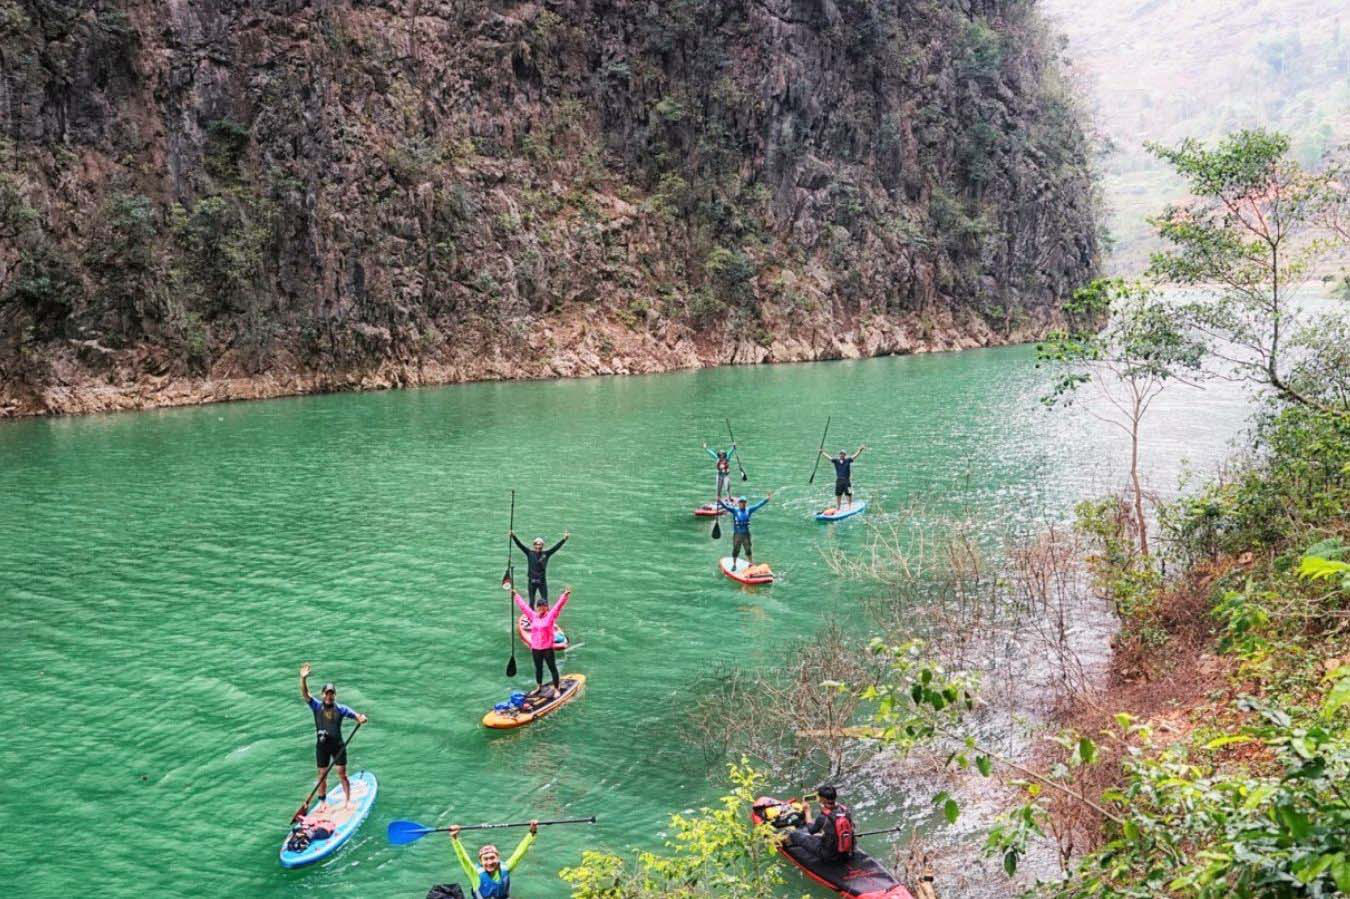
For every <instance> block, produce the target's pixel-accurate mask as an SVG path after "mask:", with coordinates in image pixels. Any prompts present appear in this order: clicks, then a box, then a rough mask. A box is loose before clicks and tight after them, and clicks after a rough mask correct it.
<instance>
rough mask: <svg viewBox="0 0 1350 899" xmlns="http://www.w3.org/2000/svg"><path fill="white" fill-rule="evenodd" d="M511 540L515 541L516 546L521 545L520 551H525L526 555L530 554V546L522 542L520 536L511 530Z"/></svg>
mask: <svg viewBox="0 0 1350 899" xmlns="http://www.w3.org/2000/svg"><path fill="white" fill-rule="evenodd" d="M511 542H512V543H514V544H515V545H516V546H519V547H520V551H521V552H523V553H525V555H527V556H528V555H529V554H530V550H529V547H527V546H526V545H525V544H524V543H521V542H520V538H519V537H517V536H516V532H515V531H511Z"/></svg>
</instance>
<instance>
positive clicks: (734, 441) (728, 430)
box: [727, 418, 750, 481]
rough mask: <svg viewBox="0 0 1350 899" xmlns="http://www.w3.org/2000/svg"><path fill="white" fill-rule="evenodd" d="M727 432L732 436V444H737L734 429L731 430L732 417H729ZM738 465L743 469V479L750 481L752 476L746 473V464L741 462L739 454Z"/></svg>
mask: <svg viewBox="0 0 1350 899" xmlns="http://www.w3.org/2000/svg"><path fill="white" fill-rule="evenodd" d="M727 434H728V435H730V437H731V445H732V446H735V445H736V435H735V433H733V432H732V430H731V419H729V418H728V419H727ZM736 467H737V468H739V469H740V470H741V480H742V481H748V480H750V476H749V475H747V474H746V473H745V466H744V465H742V464H741V457H740V456H737V457H736Z"/></svg>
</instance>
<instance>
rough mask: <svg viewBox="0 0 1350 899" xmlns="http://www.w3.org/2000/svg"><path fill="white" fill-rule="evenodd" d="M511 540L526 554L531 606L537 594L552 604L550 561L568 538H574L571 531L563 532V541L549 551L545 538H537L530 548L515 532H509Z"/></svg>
mask: <svg viewBox="0 0 1350 899" xmlns="http://www.w3.org/2000/svg"><path fill="white" fill-rule="evenodd" d="M507 534H508V535H509V536H510V538H511V540H512V541H513V542H514V543H515V544H516V546H519V547H520V551H521V552H523V553H524V554H525V560H526V562H527V563H528V564H529V579H530V605H531V606H533V605H534V597H535V595H536V594H538V595H539V596H542V597H543V598H544V602H551V600H550V599H549V598H548V560H549V557H550V556H552V555H553V554H554V553H555V552H557V551H558V550H560V549H562V545H563V544H564V543H566V542H567V538H568V537H571V536H572V532H571V531H563V535H562V539H561V540H559V541H558V542H557V543H555V544H553V546H552V547H550V548H549V549H544V538H543V537H535V538H534V542H533V544H532V545H530V546H526V545H525V544H524V543H521V542H520V538H518V537H517V536H516V532H515V531H507Z"/></svg>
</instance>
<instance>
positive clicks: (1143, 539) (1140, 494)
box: [1130, 394, 1148, 558]
mask: <svg viewBox="0 0 1350 899" xmlns="http://www.w3.org/2000/svg"><path fill="white" fill-rule="evenodd" d="M1142 415H1143V413H1142V410H1141V409H1140V401H1139V395H1138V394H1135V397H1134V408H1133V413H1132V414H1131V416H1130V483H1131V485H1132V486H1133V487H1134V519H1135V526H1136V527H1137V528H1138V529H1139V553H1140V555H1142V556H1144V557H1145V558H1147V557H1148V522H1147V521H1145V519H1144V489H1143V488H1142V487H1141V486H1140V485H1139V419H1140V418H1141V417H1142Z"/></svg>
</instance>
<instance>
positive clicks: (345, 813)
mask: <svg viewBox="0 0 1350 899" xmlns="http://www.w3.org/2000/svg"><path fill="white" fill-rule="evenodd" d="M348 779H349V780H350V781H351V784H352V805H351V808H344V807H343V805H344V803H345V802H346V799H347V797H346V796H345V795H343V792H342V782H341V781H337V784H336V786H335V787H332V788H331V789H329V791H328V802H327V803H326V805H325V806H324V808H323V809H322V810H320V809H317V808H315V809H311V810H310V814H309V816H310V817H311V818H313V817H322V818H326V819H328V820H330V821H332V823H333V824H334V825H335V826H334V829H333V835H332V836H331V837H329V838H328V839H326V840H315V841H314V842H312V843H310V844H309V845H308V846H306V847H305V848H304V850H303V851H301V852H291V851H290V850H288V849H287V848H286V841H283V842H282V844H281V866H282V867H283V868H303V867H304V866H305V865H312V864H314V863H315V862H317V861H322V860H323V859H325V858H327V857H328V856H330V855H332V854H333V853H334V852H337V851H338V850H339V849H341V848H342V846H343V844H344V843H346V842H347V841H348V840H350V839H351V838H352V837H353V836H354V835H355V834H356V831H357V830H359V829H360V827H361V822H362V821H365V820H366V816H367V815H369V814H370V810H371V808H372V807H374V805H375V794H376V793H378V792H379V790H380V785H379V783H378V782H376V780H375V775H374V774H371V773H370V772H369V771H361V772H359V773H357V774H353V775H351V777H349V778H348ZM335 780H337V773H336V772H332V773H330V774H329V775H328V783H329V785H330V787H331V786H332V784H333V782H334V781H335ZM286 838H287V840H289V839H290V834H287V835H286Z"/></svg>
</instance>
